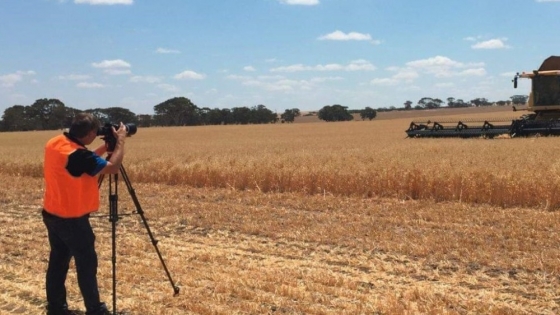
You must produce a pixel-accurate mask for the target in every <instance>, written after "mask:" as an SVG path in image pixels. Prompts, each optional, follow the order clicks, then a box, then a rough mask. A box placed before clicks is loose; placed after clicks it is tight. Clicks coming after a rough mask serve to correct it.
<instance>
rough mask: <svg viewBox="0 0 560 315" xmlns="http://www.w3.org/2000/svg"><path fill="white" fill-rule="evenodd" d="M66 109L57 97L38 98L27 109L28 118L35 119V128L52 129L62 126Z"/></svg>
mask: <svg viewBox="0 0 560 315" xmlns="http://www.w3.org/2000/svg"><path fill="white" fill-rule="evenodd" d="M65 114H66V110H65V106H64V103H62V102H61V101H60V100H58V99H46V98H43V99H38V100H36V101H35V103H33V104H32V105H31V106H30V107H29V108H28V109H27V115H28V116H31V117H29V118H31V119H33V120H35V124H36V126H35V128H34V129H39V130H52V129H58V128H62V127H63V123H64V118H65Z"/></svg>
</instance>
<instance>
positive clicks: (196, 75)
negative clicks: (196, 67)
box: [174, 70, 206, 80]
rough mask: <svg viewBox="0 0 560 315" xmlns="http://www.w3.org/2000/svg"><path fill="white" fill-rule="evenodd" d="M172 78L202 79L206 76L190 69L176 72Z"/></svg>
mask: <svg viewBox="0 0 560 315" xmlns="http://www.w3.org/2000/svg"><path fill="white" fill-rule="evenodd" d="M174 78H175V79H177V80H182V79H190V80H202V79H204V78H206V75H204V74H200V73H196V72H194V71H191V70H186V71H183V72H181V73H179V74H176V75H175V76H174Z"/></svg>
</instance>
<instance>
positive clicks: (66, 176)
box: [43, 135, 99, 218]
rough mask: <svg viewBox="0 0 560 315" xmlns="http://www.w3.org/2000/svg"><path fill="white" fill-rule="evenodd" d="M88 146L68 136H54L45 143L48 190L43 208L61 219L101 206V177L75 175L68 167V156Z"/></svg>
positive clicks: (77, 216)
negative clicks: (99, 185)
mask: <svg viewBox="0 0 560 315" xmlns="http://www.w3.org/2000/svg"><path fill="white" fill-rule="evenodd" d="M78 149H86V148H85V147H84V146H82V145H80V144H78V143H75V142H73V141H71V140H70V139H68V138H67V137H66V136H65V135H60V136H56V137H54V138H52V139H51V140H49V141H48V142H47V145H46V146H45V164H44V175H45V193H44V198H43V208H44V209H45V211H47V212H48V213H50V214H53V215H55V216H57V217H61V218H79V217H81V216H84V215H86V214H88V213H90V212H94V211H97V209H98V208H99V188H98V183H97V176H91V175H88V174H86V173H84V174H82V175H81V176H79V177H74V176H72V175H71V174H70V173H69V172H68V170H67V169H66V165H67V163H68V157H69V156H70V154H72V152H74V151H76V150H78Z"/></svg>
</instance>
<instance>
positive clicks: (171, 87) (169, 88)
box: [157, 83, 179, 92]
mask: <svg viewBox="0 0 560 315" xmlns="http://www.w3.org/2000/svg"><path fill="white" fill-rule="evenodd" d="M157 87H158V88H160V89H162V90H165V91H168V92H177V91H179V89H178V88H177V87H176V86H175V85H172V84H165V83H162V84H158V85H157Z"/></svg>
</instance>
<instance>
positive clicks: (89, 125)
mask: <svg viewBox="0 0 560 315" xmlns="http://www.w3.org/2000/svg"><path fill="white" fill-rule="evenodd" d="M99 127H101V123H100V122H99V120H98V119H97V118H96V117H95V116H93V115H92V114H89V113H79V114H77V115H76V116H75V117H74V120H73V121H72V125H71V126H70V130H69V132H68V133H69V134H70V135H71V136H72V137H74V138H76V139H78V140H80V141H81V142H82V143H83V144H86V145H88V144H91V143H92V142H93V140H95V137H96V136H97V131H98V130H99Z"/></svg>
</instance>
